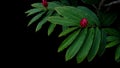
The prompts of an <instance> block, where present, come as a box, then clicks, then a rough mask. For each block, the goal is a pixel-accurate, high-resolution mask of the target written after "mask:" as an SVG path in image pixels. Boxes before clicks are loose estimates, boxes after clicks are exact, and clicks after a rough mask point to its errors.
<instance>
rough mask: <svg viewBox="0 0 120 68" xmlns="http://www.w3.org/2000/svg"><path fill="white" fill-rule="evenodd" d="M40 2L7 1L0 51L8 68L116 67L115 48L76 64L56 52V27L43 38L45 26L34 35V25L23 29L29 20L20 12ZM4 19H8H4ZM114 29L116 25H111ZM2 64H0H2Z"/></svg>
mask: <svg viewBox="0 0 120 68" xmlns="http://www.w3.org/2000/svg"><path fill="white" fill-rule="evenodd" d="M35 2H41V0H39V1H38V0H16V1H12V2H11V1H10V2H8V1H7V3H6V4H7V6H6V7H5V8H4V9H6V11H5V14H6V15H7V16H5V15H4V16H5V20H4V22H5V26H3V29H4V30H3V40H4V41H5V42H4V43H3V44H4V46H5V47H4V49H3V52H5V53H4V55H3V57H4V58H5V59H4V62H5V63H8V64H10V66H11V65H12V66H14V65H17V66H24V65H25V66H41V65H44V64H45V66H47V65H59V66H61V65H75V66H94V65H98V66H101V65H106V66H111V65H119V64H118V63H117V62H115V61H114V52H115V48H110V49H107V50H106V52H105V53H104V54H103V56H101V57H96V58H95V59H94V60H93V61H92V62H90V63H88V62H87V60H85V61H83V62H82V63H81V64H77V63H76V61H75V59H72V60H70V61H68V62H65V60H64V55H65V51H63V52H61V53H57V48H58V46H59V45H60V43H61V41H62V39H63V38H57V35H58V34H59V32H60V31H61V29H60V28H59V27H57V28H56V29H55V31H54V32H53V34H52V35H51V36H50V37H48V36H47V28H48V24H46V25H44V26H43V28H42V29H41V30H40V31H38V32H35V27H36V25H31V26H30V27H27V24H28V22H29V20H30V19H31V18H30V17H26V14H25V13H24V12H25V11H27V10H28V9H30V8H31V6H30V4H32V3H35ZM6 18H8V19H6ZM115 26H116V25H115ZM4 62H3V63H4Z"/></svg>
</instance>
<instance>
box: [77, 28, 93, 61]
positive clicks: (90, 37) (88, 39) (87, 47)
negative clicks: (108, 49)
mask: <svg viewBox="0 0 120 68" xmlns="http://www.w3.org/2000/svg"><path fill="white" fill-rule="evenodd" d="M94 33H95V32H94V28H90V29H89V32H88V37H86V40H85V42H84V44H83V45H82V47H81V49H80V50H79V52H78V54H77V56H76V59H77V63H81V62H82V61H83V60H84V59H85V58H86V56H87V55H88V53H89V51H90V48H91V46H92V43H93V39H94Z"/></svg>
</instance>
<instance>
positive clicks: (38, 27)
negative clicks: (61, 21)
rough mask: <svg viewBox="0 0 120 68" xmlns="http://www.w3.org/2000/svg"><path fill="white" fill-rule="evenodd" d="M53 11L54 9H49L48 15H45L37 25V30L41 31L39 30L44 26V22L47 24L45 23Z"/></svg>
mask: <svg viewBox="0 0 120 68" xmlns="http://www.w3.org/2000/svg"><path fill="white" fill-rule="evenodd" d="M53 12H54V11H53V10H51V11H48V13H47V14H46V15H47V16H46V17H44V18H43V19H42V20H41V21H40V22H39V23H38V25H37V27H36V32H37V31H39V30H40V29H41V28H42V26H43V24H45V23H46V22H47V19H48V17H50V16H51V15H52V14H53Z"/></svg>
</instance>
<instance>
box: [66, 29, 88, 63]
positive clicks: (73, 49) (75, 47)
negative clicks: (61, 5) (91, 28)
mask: <svg viewBox="0 0 120 68" xmlns="http://www.w3.org/2000/svg"><path fill="white" fill-rule="evenodd" d="M86 35H87V28H85V29H83V30H82V31H81V32H80V33H79V35H78V36H77V38H76V39H75V40H74V42H73V43H72V44H71V46H70V47H69V48H68V49H67V52H66V55H65V59H66V61H68V60H70V59H72V58H73V57H74V56H75V55H76V54H77V52H78V51H79V49H80V48H81V46H82V45H83V42H84V40H85V38H86Z"/></svg>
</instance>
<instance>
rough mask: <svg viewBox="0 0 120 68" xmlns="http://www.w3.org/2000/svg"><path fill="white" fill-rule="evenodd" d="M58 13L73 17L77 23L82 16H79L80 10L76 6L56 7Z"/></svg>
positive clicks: (69, 17)
mask: <svg viewBox="0 0 120 68" xmlns="http://www.w3.org/2000/svg"><path fill="white" fill-rule="evenodd" d="M55 10H56V11H57V13H58V14H60V15H62V16H63V17H65V18H68V19H72V20H74V21H75V23H79V21H80V19H81V18H82V16H80V17H78V13H80V12H79V10H78V9H77V8H74V7H69V6H65V7H57V8H55Z"/></svg>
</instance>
